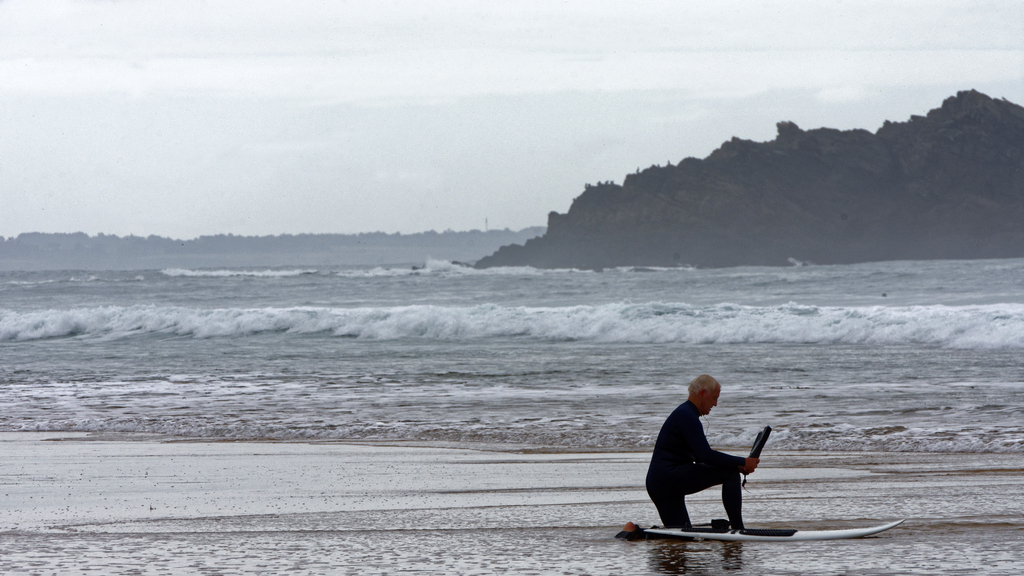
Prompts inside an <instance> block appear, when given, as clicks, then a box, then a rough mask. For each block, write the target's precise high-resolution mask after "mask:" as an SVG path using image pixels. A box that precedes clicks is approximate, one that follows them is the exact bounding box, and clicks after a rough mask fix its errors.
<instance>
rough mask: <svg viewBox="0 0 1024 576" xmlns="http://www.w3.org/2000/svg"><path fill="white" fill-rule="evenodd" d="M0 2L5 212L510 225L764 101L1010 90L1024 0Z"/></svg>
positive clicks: (1021, 50)
mask: <svg viewBox="0 0 1024 576" xmlns="http://www.w3.org/2000/svg"><path fill="white" fill-rule="evenodd" d="M697 4H698V3H691V2H680V1H679V0H672V1H666V2H659V1H652V2H621V1H614V2H612V1H604V0H581V1H576V0H570V1H567V2H561V1H552V0H544V1H522V0H519V1H516V2H455V1H439V0H416V1H382V0H377V1H372V2H371V1H366V2H354V1H344V0H336V1H330V2H326V1H325V2H316V1H302V0H287V1H284V0H282V1H271V0H244V1H227V0H219V1H218V0H214V1H206V0H74V1H69V0H64V1H62V0H57V1H41V0H0V236H7V237H10V236H15V235H17V234H19V233H22V232H30V231H37V232H75V231H84V232H87V233H89V234H96V233H98V232H103V233H107V234H118V235H126V234H136V235H143V236H145V235H149V234H158V235H162V236H171V237H175V238H193V237H195V236H199V235H202V234H216V233H228V232H231V233H234V234H244V235H253V234H259V235H262V234H280V233H301V232H339V233H355V232H369V231H385V232H403V233H412V232H421V231H424V230H430V229H434V230H438V231H441V230H445V229H454V230H469V229H474V228H477V229H483V228H484V225H485V219H486V221H487V222H488V225H489V226H490V227H491V228H506V227H508V228H513V229H518V228H523V227H526V226H534V225H544V224H546V222H547V213H548V212H550V211H552V210H554V211H558V212H565V211H566V210H568V208H569V205H570V204H571V202H572V199H573V198H574V197H576V196H578V195H579V194H580V193H581V192H582V191H583V186H584V184H585V183H588V182H589V183H594V182H598V181H605V180H614V181H616V182H619V183H621V182H622V179H623V177H624V176H625V175H626V174H628V173H630V172H634V171H635V170H636V169H637V168H638V167H647V166H650V165H652V164H659V165H664V164H665V163H666V162H668V161H671V162H672V163H673V164H674V163H677V162H679V160H681V159H682V158H685V157H687V156H696V157H698V158H703V157H705V156H707V155H708V154H710V153H711V151H712V150H714V149H715V148H717V147H718V146H719V145H720V144H721V143H722V142H723V141H725V140H728V139H729V138H731V137H732V136H738V137H740V138H747V139H752V140H758V141H764V140H771V139H772V138H774V136H775V123H776V122H778V121H780V120H791V121H794V122H796V123H797V124H799V125H800V126H801V127H802V128H804V129H810V128H817V127H821V126H830V127H835V128H842V129H849V128H865V129H868V130H872V131H874V130H877V129H878V127H879V126H881V124H882V122H883V120H886V119H890V120H895V121H904V120H906V119H908V118H909V116H910V115H911V114H923V113H925V112H926V111H927V110H929V109H931V108H935V107H937V106H939V105H940V104H941V102H942V100H943V99H944V98H946V97H948V96H951V95H953V94H954V93H955V92H956V91H957V90H964V89H970V88H976V89H978V90H981V91H982V92H985V93H987V94H989V95H990V96H994V97H1005V98H1007V99H1009V100H1011V101H1013V102H1016V103H1019V104H1024V2H1021V1H1019V0H1007V1H995V2H965V1H962V0H960V1H942V0H929V1H921V2H900V1H894V0H885V1H882V2H866V1H856V2H855V1H849V0H848V1H846V2H833V3H829V2H822V1H820V0H816V1H808V2H793V1H779V2H763V1H758V2H721V1H715V2H702V3H699V4H700V5H697Z"/></svg>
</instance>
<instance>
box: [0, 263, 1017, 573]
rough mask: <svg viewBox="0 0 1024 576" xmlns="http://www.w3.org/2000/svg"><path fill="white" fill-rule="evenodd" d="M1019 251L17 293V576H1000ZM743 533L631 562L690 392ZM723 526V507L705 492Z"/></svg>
mask: <svg viewBox="0 0 1024 576" xmlns="http://www.w3.org/2000/svg"><path fill="white" fill-rule="evenodd" d="M1022 278H1024V259H1015V260H987V261H986V260H981V261H920V262H879V263H867V264H859V265H849V266H799V267H798V266H794V267H792V268H767V267H764V268H761V267H743V268H732V269H711V270H700V269H690V268H682V267H680V268H665V269H646V268H645V269H635V268H621V269H609V270H605V271H603V272H594V271H580V270H537V269H532V268H497V269H488V270H473V269H469V268H465V267H461V266H457V265H454V264H452V263H450V262H441V261H428V262H427V263H426V266H424V267H417V268H416V269H412V267H390V268H389V267H377V268H370V267H362V268H360V267H341V268H331V267H318V268H309V267H301V268H299V267H294V268H289V267H282V268H274V269H255V270H254V269H210V270H207V269H201V270H180V269H168V270H147V271H98V272H83V271H41V272H4V273H0V303H2V304H0V406H2V407H3V410H0V454H2V455H3V458H2V459H0V482H2V484H3V489H4V490H3V492H0V494H3V498H2V500H0V573H5V574H7V573H10V574H33V575H35V574H38V575H49V574H86V573H91V574H280V573H296V574H360V575H362V574H400V573H412V574H495V573H515V574H530V573H534V574H674V573H686V574H719V573H728V574H752V575H753V574H757V575H761V574H837V575H838V574H844V575H845V574H959V573H971V574H975V573H981V574H1010V573H1015V572H1016V571H1017V568H1016V565H1017V564H1019V563H1020V562H1019V560H1020V559H1021V555H1020V553H1019V552H1018V551H1017V549H1016V548H1017V547H1018V543H1019V541H1020V540H1021V539H1022V538H1021V537H1022V536H1024V530H1022V528H1024V521H1022V518H1024V514H1022V504H1021V498H1020V496H1019V494H1020V492H1021V490H1020V488H1021V486H1022V482H1021V480H1020V478H1021V472H1022V471H1024V461H1022V460H1024V355H1022V354H1021V349H1022V348H1024V284H1022V280H1021V279H1022ZM702 373H706V374H711V375H713V376H714V377H715V378H716V379H718V381H719V382H721V383H722V395H721V398H720V401H719V404H718V406H717V407H715V408H714V410H713V411H712V412H711V413H710V414H709V415H708V416H707V417H705V418H704V419H703V420H702V424H703V426H704V429H705V433H706V435H707V438H708V440H709V441H710V443H711V445H712V446H713V447H715V448H716V449H719V450H723V451H725V452H728V453H731V454H736V455H742V454H745V453H746V452H747V451H749V450H750V446H751V444H752V443H753V441H754V437H755V436H756V434H757V432H758V431H759V430H761V429H763V428H764V426H766V425H770V426H771V427H772V429H773V432H772V435H771V439H770V440H769V442H768V444H767V446H766V447H765V451H764V454H763V460H762V465H761V467H760V468H759V469H758V470H757V472H756V473H755V474H753V475H751V476H750V477H749V481H748V484H747V486H746V490H745V491H744V492H743V497H744V518H745V523H746V525H747V526H750V527H765V528H776V527H777V528H784V527H785V528H795V529H802V530H814V529H843V528H855V527H866V526H874V525H878V524H882V523H884V522H887V521H891V520H898V519H903V518H905V519H906V522H904V524H902V525H900V526H898V527H896V528H894V529H892V530H889V531H887V532H884V533H882V534H879V535H878V536H876V537H872V538H866V539H862V540H855V541H842V542H817V543H815V542H808V543H803V544H795V543H791V544H789V545H779V544H772V543H743V544H722V543H716V542H666V541H645V542H626V541H622V540H616V539H615V538H614V536H615V534H616V533H617V532H619V531H620V530H621V529H622V527H623V525H624V524H626V522H635V523H637V524H639V525H641V526H651V525H655V524H660V523H661V520H660V519H659V518H658V515H657V512H656V510H655V508H654V506H653V504H651V502H650V501H649V500H648V498H647V494H646V491H645V489H644V481H645V476H646V471H647V463H648V460H649V458H650V453H651V451H652V449H653V446H654V442H655V439H656V438H657V435H658V432H659V430H660V428H661V425H662V423H664V421H665V418H666V417H667V416H668V415H669V413H671V412H672V410H673V409H674V408H675V407H676V406H678V405H679V404H680V403H681V402H683V401H684V400H685V399H686V396H687V391H686V386H687V384H688V382H689V381H690V380H691V379H693V378H694V377H695V376H697V375H699V374H702ZM687 502H688V505H689V508H690V515H691V518H693V520H694V522H697V523H701V522H708V521H709V520H711V519H713V518H723V517H724V516H725V514H724V510H723V508H722V505H721V502H720V493H719V491H718V490H717V489H711V490H707V491H705V492H702V493H699V494H696V495H693V496H690V497H688V498H687Z"/></svg>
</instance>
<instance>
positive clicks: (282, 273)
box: [160, 268, 317, 278]
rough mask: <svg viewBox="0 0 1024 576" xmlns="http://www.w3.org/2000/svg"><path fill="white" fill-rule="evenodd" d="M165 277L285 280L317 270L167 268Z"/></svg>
mask: <svg viewBox="0 0 1024 576" xmlns="http://www.w3.org/2000/svg"><path fill="white" fill-rule="evenodd" d="M160 273H161V274H163V275H165V276H172V277H175V276H184V277H194V278H229V277H232V276H251V277H257V278H285V277H289V276H302V275H305V274H316V273H317V271H316V270H189V269H186V268H167V269H166V270H161V271H160Z"/></svg>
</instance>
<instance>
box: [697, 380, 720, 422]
mask: <svg viewBox="0 0 1024 576" xmlns="http://www.w3.org/2000/svg"><path fill="white" fill-rule="evenodd" d="M721 393H722V387H721V386H715V391H714V392H708V391H707V390H701V391H700V405H699V406H697V409H698V410H700V415H701V416H707V415H708V414H710V413H711V409H712V408H714V407H715V406H718V396H719V395H720V394H721Z"/></svg>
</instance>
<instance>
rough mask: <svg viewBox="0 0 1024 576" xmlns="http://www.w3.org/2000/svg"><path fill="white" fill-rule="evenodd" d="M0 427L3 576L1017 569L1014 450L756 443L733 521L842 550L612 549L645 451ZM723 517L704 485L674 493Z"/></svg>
mask: <svg viewBox="0 0 1024 576" xmlns="http://www.w3.org/2000/svg"><path fill="white" fill-rule="evenodd" d="M487 448H488V447H479V446H473V447H468V448H467V447H457V448H449V447H437V446H433V447H431V446H412V445H399V444H395V443H389V444H368V443H359V444H353V443H344V442H325V443H263V442H192V441H174V442H169V441H166V439H165V438H162V437H146V436H89V435H86V434H44V433H39V434H36V433H2V434H0V450H2V454H3V456H4V458H3V461H2V463H0V484H2V486H0V488H2V494H3V499H2V500H0V573H5V574H86V573H92V574H279V573H286V572H287V573H298V574H383V573H403V572H411V573H417V574H491V573H509V572H511V573H517V574H717V573H728V574H810V573H814V574H937V573H938V574H959V573H981V574H1015V573H1017V572H1019V564H1020V563H1021V561H1024V554H1022V553H1021V552H1020V551H1019V542H1020V541H1022V540H1024V499H1022V498H1021V497H1020V493H1021V487H1022V485H1024V481H1022V480H1021V478H1022V474H1024V456H1021V455H1012V454H920V453H896V454H892V453H888V454H887V453H809V452H788V453H772V454H770V455H766V457H765V459H764V460H763V462H764V465H763V467H762V468H761V469H759V470H758V472H757V473H755V474H754V475H752V476H750V479H749V483H748V485H747V489H748V490H747V492H745V493H744V516H745V518H746V521H747V525H748V526H764V527H783V526H785V527H794V528H803V529H829V528H846V527H854V526H867V525H873V524H877V523H881V522H883V521H886V520H890V519H897V518H906V519H907V521H906V522H905V523H904V524H903V525H902V526H900V527H898V528H895V529H893V530H891V531H889V532H886V533H883V534H881V535H879V536H877V537H873V538H866V539H861V540H852V541H841V542H809V543H800V544H776V543H719V542H673V541H657V542H624V541H619V540H615V539H614V538H613V536H614V534H615V533H616V532H617V531H618V530H620V529H621V527H622V525H623V524H624V523H625V522H626V521H634V522H637V523H639V524H641V525H645V526H646V525H652V524H657V523H659V522H660V521H659V519H658V518H657V513H656V511H655V509H654V506H653V505H652V504H651V503H650V502H649V500H648V499H647V496H646V493H645V492H644V489H643V478H644V475H645V473H646V467H647V459H648V457H649V456H648V453H646V452H608V453H558V452H543V451H523V452H514V451H508V450H499V449H487ZM688 502H690V511H691V516H692V517H693V518H694V519H695V521H706V520H708V519H710V518H712V517H714V518H719V517H724V511H723V510H722V507H721V504H720V501H719V494H718V492H717V490H714V489H712V490H709V491H706V492H704V493H702V494H699V495H695V496H693V497H690V498H688Z"/></svg>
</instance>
